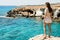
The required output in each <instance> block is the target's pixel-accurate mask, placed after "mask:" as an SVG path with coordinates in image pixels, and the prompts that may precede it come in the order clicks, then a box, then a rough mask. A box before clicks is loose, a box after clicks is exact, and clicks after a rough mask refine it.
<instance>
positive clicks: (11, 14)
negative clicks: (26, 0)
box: [6, 8, 34, 17]
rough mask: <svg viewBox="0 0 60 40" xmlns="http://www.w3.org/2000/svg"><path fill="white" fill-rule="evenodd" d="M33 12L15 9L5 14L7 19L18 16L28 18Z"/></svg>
mask: <svg viewBox="0 0 60 40" xmlns="http://www.w3.org/2000/svg"><path fill="white" fill-rule="evenodd" d="M33 13H34V10H31V9H25V8H15V9H13V10H10V11H8V12H7V15H6V16H7V17H16V16H17V15H18V14H19V15H20V16H30V14H33Z"/></svg>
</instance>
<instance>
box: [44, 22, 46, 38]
mask: <svg viewBox="0 0 60 40" xmlns="http://www.w3.org/2000/svg"><path fill="white" fill-rule="evenodd" d="M44 37H46V23H45V22H44Z"/></svg>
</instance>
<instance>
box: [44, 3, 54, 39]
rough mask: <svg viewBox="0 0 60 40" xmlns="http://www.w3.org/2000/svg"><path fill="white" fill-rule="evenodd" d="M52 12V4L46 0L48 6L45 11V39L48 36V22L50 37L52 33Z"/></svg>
mask: <svg viewBox="0 0 60 40" xmlns="http://www.w3.org/2000/svg"><path fill="white" fill-rule="evenodd" d="M52 13H53V10H52V8H51V6H50V3H49V2H46V8H45V12H44V36H43V39H45V38H46V24H48V34H49V35H48V37H49V38H50V33H51V28H50V25H51V23H52Z"/></svg>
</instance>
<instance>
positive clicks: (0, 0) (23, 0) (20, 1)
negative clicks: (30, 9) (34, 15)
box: [0, 0, 60, 6]
mask: <svg viewBox="0 0 60 40" xmlns="http://www.w3.org/2000/svg"><path fill="white" fill-rule="evenodd" d="M45 2H50V3H60V0H0V5H15V6H20V5H41V4H44V3H45Z"/></svg>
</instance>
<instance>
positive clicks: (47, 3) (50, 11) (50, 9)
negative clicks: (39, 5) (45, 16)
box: [46, 2, 53, 13]
mask: <svg viewBox="0 0 60 40" xmlns="http://www.w3.org/2000/svg"><path fill="white" fill-rule="evenodd" d="M46 6H47V8H48V10H49V13H52V12H53V10H52V8H51V6H50V3H49V2H46Z"/></svg>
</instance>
